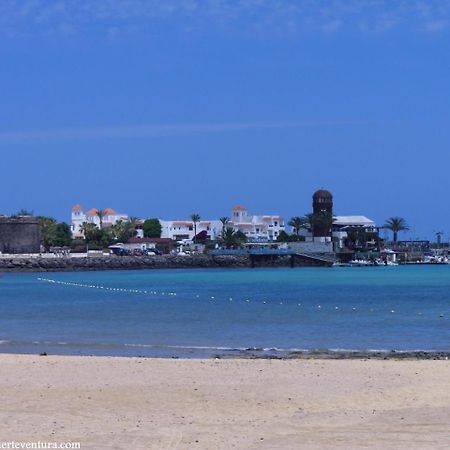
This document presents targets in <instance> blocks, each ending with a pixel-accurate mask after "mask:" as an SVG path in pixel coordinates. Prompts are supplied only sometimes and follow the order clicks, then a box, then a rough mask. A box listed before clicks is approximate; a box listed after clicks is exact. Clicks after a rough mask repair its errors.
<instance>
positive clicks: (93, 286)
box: [37, 277, 445, 318]
mask: <svg viewBox="0 0 450 450" xmlns="http://www.w3.org/2000/svg"><path fill="white" fill-rule="evenodd" d="M37 279H38V281H43V282H46V283H51V284H58V285H64V286H75V287H80V288H88V289H101V290H105V291H110V292H124V293H132V294H147V295H164V296H165V295H167V296H173V297H175V296H176V295H177V293H176V292H165V291H164V292H162V291H161V292H158V291H153V290H144V289H126V288H117V287H108V286H101V285H97V284H85V283H74V282H71V281H60V280H55V279H52V278H41V277H38V278H37ZM195 297H196V298H200V295H199V294H196V296H195ZM209 299H210V300H216V296H214V295H210V296H209ZM228 300H229V301H230V302H232V301H233V300H234V298H233V297H229V298H228ZM245 302H246V303H251V302H253V301H252V300H251V299H248V298H247V299H245ZM253 303H259V302H253ZM261 303H262V304H264V305H266V304H268V303H269V304H270V303H271V302H270V301H269V300H262V301H261ZM279 304H280V305H283V304H284V302H283V301H279ZM297 306H298V307H302V306H303V304H302V303H297ZM316 308H317V309H318V310H323V308H322V305H316ZM334 310H335V311H345V309H344V308H342V307H339V306H334ZM351 310H352V312H357V311H359V309H358V308H357V307H352V308H351ZM369 311H370V312H374V311H375V309H374V308H370V309H369ZM389 313H390V314H395V313H396V311H395V310H394V309H391V310H389ZM416 314H417V315H418V316H422V315H423V312H421V311H418V312H417V313H416ZM439 317H440V318H443V317H445V315H444V314H443V313H440V314H439Z"/></svg>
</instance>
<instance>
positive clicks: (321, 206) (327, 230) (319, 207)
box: [313, 189, 333, 237]
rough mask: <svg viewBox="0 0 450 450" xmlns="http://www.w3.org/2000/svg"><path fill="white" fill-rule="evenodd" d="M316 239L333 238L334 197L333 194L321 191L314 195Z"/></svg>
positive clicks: (314, 233) (314, 234) (314, 232)
mask: <svg viewBox="0 0 450 450" xmlns="http://www.w3.org/2000/svg"><path fill="white" fill-rule="evenodd" d="M313 213H314V225H313V236H314V237H326V236H331V226H332V218H333V195H332V194H331V192H329V191H327V190H325V189H320V190H318V191H316V192H314V194H313Z"/></svg>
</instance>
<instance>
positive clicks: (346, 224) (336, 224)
mask: <svg viewBox="0 0 450 450" xmlns="http://www.w3.org/2000/svg"><path fill="white" fill-rule="evenodd" d="M354 228H363V229H364V230H365V231H366V232H367V233H376V232H377V231H378V230H377V227H376V225H375V222H374V221H373V220H371V219H369V218H368V217H366V216H335V217H334V220H333V240H334V241H335V242H337V245H338V247H339V248H343V246H344V240H345V238H346V237H347V236H348V233H347V230H348V229H354ZM373 245H375V242H373Z"/></svg>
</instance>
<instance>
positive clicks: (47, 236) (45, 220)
mask: <svg viewBox="0 0 450 450" xmlns="http://www.w3.org/2000/svg"><path fill="white" fill-rule="evenodd" d="M37 219H38V227H39V235H40V236H41V243H42V246H43V247H44V250H45V251H48V250H49V249H50V246H51V245H52V244H51V240H52V234H53V231H54V227H55V225H56V220H55V219H54V218H53V217H45V216H38V218H37Z"/></svg>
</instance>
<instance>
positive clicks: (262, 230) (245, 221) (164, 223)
mask: <svg viewBox="0 0 450 450" xmlns="http://www.w3.org/2000/svg"><path fill="white" fill-rule="evenodd" d="M160 223H161V228H162V233H161V237H162V238H170V239H175V240H177V241H181V240H185V239H188V240H192V239H193V238H194V234H195V231H194V223H193V222H192V221H190V220H160ZM226 226H227V227H232V228H233V229H234V230H235V231H238V230H239V231H242V232H243V233H244V234H245V235H246V236H247V239H248V240H249V242H270V241H275V240H276V239H277V237H278V235H279V234H280V232H281V231H283V230H284V228H285V227H284V219H283V218H282V217H281V216H278V215H265V216H251V215H249V214H248V210H247V208H245V207H243V206H241V205H238V206H235V207H234V208H233V209H232V211H231V217H230V220H229V222H228V223H227V224H226ZM222 230H223V224H222V222H221V221H220V220H201V221H200V222H198V223H197V234H199V233H201V232H203V231H204V232H206V234H207V235H208V237H210V238H211V239H213V240H216V239H218V238H219V237H220V235H221V233H222Z"/></svg>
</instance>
